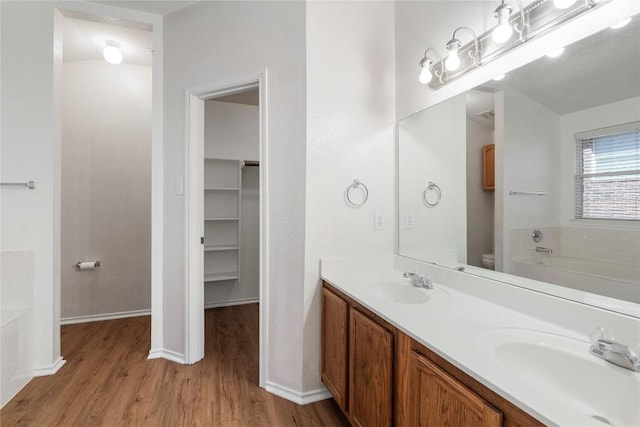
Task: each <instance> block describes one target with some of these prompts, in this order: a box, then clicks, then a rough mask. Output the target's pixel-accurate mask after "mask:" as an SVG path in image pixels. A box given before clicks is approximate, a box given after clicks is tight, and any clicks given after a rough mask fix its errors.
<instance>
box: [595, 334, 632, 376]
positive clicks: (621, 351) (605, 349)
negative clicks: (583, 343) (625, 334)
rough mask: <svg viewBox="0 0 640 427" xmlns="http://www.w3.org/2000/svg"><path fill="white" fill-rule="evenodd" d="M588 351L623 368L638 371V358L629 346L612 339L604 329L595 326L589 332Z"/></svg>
mask: <svg viewBox="0 0 640 427" xmlns="http://www.w3.org/2000/svg"><path fill="white" fill-rule="evenodd" d="M589 338H590V339H591V347H590V348H589V353H591V354H593V355H594V356H597V357H599V358H601V359H604V360H606V361H607V362H611V363H613V364H615V365H618V366H621V367H623V368H625V369H630V370H632V371H636V372H640V360H638V357H637V356H635V355H634V354H633V353H632V352H631V350H629V347H627V346H626V345H624V344H621V343H619V342H617V341H615V340H614V339H613V337H611V336H610V335H609V334H608V333H607V332H606V331H605V330H604V329H602V328H595V329H594V330H593V331H591V333H590V334H589Z"/></svg>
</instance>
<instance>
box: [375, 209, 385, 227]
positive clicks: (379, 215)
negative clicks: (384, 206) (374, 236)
mask: <svg viewBox="0 0 640 427" xmlns="http://www.w3.org/2000/svg"><path fill="white" fill-rule="evenodd" d="M373 229H374V230H375V231H382V230H384V213H383V212H381V211H375V213H374V219H373Z"/></svg>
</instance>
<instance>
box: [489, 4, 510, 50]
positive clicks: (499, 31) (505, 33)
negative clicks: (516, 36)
mask: <svg viewBox="0 0 640 427" xmlns="http://www.w3.org/2000/svg"><path fill="white" fill-rule="evenodd" d="M512 11H513V8H512V7H511V5H510V4H508V3H505V2H504V0H503V1H502V4H501V5H500V6H498V8H497V9H496V11H495V12H493V16H495V17H496V18H498V26H497V27H496V28H494V30H493V34H492V38H493V41H494V42H496V43H504V42H506V41H507V40H509V39H510V38H511V35H512V34H513V28H512V27H511V25H509V17H510V16H511V12H512Z"/></svg>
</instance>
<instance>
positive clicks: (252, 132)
mask: <svg viewBox="0 0 640 427" xmlns="http://www.w3.org/2000/svg"><path fill="white" fill-rule="evenodd" d="M259 138H260V111H259V109H258V107H257V106H255V105H244V104H234V103H231V102H221V101H215V100H210V101H205V103H204V155H205V157H215V158H217V159H235V160H259V159H260V140H259Z"/></svg>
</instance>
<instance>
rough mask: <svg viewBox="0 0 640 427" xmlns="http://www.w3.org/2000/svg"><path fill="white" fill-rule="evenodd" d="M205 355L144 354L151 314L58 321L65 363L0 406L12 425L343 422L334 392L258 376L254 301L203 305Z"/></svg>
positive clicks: (2, 419) (0, 419)
mask: <svg viewBox="0 0 640 427" xmlns="http://www.w3.org/2000/svg"><path fill="white" fill-rule="evenodd" d="M205 334H206V338H205V359H204V360H202V361H200V362H198V363H196V364H194V365H190V366H187V365H179V364H176V363H172V362H168V361H166V360H161V359H156V360H147V355H148V352H149V347H150V318H149V317H135V318H129V319H120V320H109V321H104V322H94V323H84V324H77V325H69V326H63V327H62V354H63V357H65V359H67V363H66V364H65V366H63V367H62V368H61V369H60V371H59V372H58V373H57V374H56V375H54V376H49V377H40V378H35V379H33V380H32V381H31V382H30V383H29V384H28V385H27V386H26V387H25V388H24V389H23V390H22V391H21V392H20V393H19V394H18V395H17V396H16V397H15V398H14V399H13V400H12V401H11V402H9V403H8V404H7V405H6V406H5V407H4V408H3V409H2V410H1V411H0V425H2V426H3V427H9V426H75V425H78V426H79V425H85V426H89V425H90V426H116V425H118V426H120V425H122V426H124V425H140V426H178V425H183V426H195V425H215V426H230V425H238V426H245V425H253V426H263V425H264V426H266V425H270V426H293V425H295V426H347V425H348V423H347V421H346V419H345V418H344V417H343V416H342V414H341V413H340V411H339V410H338V409H337V406H335V404H334V402H333V400H325V401H322V402H318V403H315V404H310V405H306V406H298V405H296V404H294V403H291V402H289V401H287V400H284V399H281V398H279V397H276V396H274V395H271V394H269V393H267V392H266V391H264V390H263V389H261V388H259V387H258V386H257V383H258V307H257V304H251V305H245V306H237V307H226V308H218V309H211V310H207V311H206V314H205Z"/></svg>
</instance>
